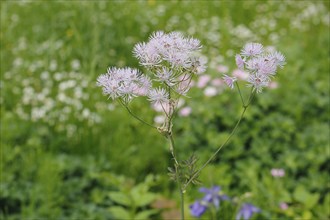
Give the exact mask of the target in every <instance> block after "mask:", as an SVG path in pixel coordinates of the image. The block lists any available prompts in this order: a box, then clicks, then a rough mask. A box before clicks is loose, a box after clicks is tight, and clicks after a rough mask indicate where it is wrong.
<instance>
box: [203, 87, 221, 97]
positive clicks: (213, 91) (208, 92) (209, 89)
mask: <svg viewBox="0 0 330 220" xmlns="http://www.w3.org/2000/svg"><path fill="white" fill-rule="evenodd" d="M216 94H218V90H217V89H216V88H215V87H212V86H208V87H206V88H205V90H204V95H205V96H208V97H212V96H215V95H216Z"/></svg>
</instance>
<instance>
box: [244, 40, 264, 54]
mask: <svg viewBox="0 0 330 220" xmlns="http://www.w3.org/2000/svg"><path fill="white" fill-rule="evenodd" d="M262 52H263V46H262V44H259V43H247V44H245V46H244V47H243V49H242V51H241V55H242V56H243V57H253V56H256V55H259V54H261V53H262Z"/></svg>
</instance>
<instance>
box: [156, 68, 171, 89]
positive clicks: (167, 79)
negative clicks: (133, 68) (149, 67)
mask: <svg viewBox="0 0 330 220" xmlns="http://www.w3.org/2000/svg"><path fill="white" fill-rule="evenodd" d="M156 77H157V81H160V82H163V83H166V84H167V85H169V86H172V85H173V80H174V78H173V72H172V71H171V70H169V69H168V68H166V67H163V68H162V69H161V70H158V71H157V72H156Z"/></svg>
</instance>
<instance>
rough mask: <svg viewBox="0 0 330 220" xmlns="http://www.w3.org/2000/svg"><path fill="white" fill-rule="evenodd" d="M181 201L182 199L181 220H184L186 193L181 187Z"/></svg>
mask: <svg viewBox="0 0 330 220" xmlns="http://www.w3.org/2000/svg"><path fill="white" fill-rule="evenodd" d="M180 185H181V184H180ZM180 199H181V220H184V192H183V190H182V189H181V186H180Z"/></svg>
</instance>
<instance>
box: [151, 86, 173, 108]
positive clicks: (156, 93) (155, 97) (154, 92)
mask: <svg viewBox="0 0 330 220" xmlns="http://www.w3.org/2000/svg"><path fill="white" fill-rule="evenodd" d="M148 98H149V99H148V100H149V101H150V102H151V103H152V104H162V103H168V102H169V97H168V93H167V92H166V90H165V89H164V88H156V89H151V90H150V91H149V94H148Z"/></svg>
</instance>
